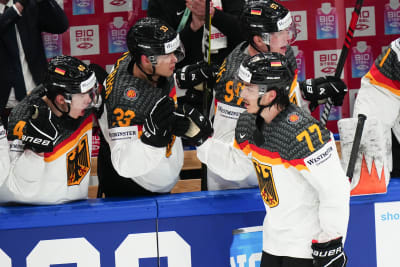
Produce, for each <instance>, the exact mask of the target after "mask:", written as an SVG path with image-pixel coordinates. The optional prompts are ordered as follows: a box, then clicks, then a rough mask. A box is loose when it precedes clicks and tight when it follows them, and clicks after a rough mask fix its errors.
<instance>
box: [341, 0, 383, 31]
mask: <svg viewBox="0 0 400 267" xmlns="http://www.w3.org/2000/svg"><path fill="white" fill-rule="evenodd" d="M353 10H354V7H349V8H346V29H347V28H348V27H349V24H350V21H351V14H352V12H353ZM375 28H376V26H375V7H374V6H363V7H362V8H361V12H360V15H359V17H358V22H357V26H356V30H355V32H354V37H358V36H375V35H376V30H375Z"/></svg>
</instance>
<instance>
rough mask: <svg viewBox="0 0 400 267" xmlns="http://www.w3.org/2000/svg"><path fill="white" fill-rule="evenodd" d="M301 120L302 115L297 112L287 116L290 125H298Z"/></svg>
mask: <svg viewBox="0 0 400 267" xmlns="http://www.w3.org/2000/svg"><path fill="white" fill-rule="evenodd" d="M300 120H301V115H300V114H299V113H297V112H291V113H289V114H288V116H287V122H288V123H290V124H295V123H298V122H299V121H300Z"/></svg>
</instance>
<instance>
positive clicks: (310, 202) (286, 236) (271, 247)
mask: <svg viewBox="0 0 400 267" xmlns="http://www.w3.org/2000/svg"><path fill="white" fill-rule="evenodd" d="M255 118H256V116H255V115H253V114H248V113H247V112H244V113H242V114H241V115H240V118H239V120H238V123H237V128H236V132H235V144H234V147H231V148H230V149H229V150H228V149H225V150H224V151H221V152H220V154H221V155H223V156H222V157H223V159H224V162H225V163H224V164H211V166H210V165H208V167H210V168H212V170H214V171H215V172H216V173H217V174H219V175H221V176H223V177H230V178H232V179H240V177H242V176H244V175H249V174H250V173H256V175H257V178H258V183H259V188H260V192H261V197H262V198H263V200H264V205H265V208H266V210H267V213H266V217H265V219H264V223H263V250H264V251H266V252H268V253H270V254H273V255H277V256H289V257H297V258H312V255H311V253H312V251H311V243H312V240H313V239H315V240H318V241H319V242H326V241H329V240H331V239H334V238H337V237H339V236H343V237H345V235H346V231H347V224H348V219H349V198H350V186H349V182H348V180H347V178H346V175H345V173H344V171H343V169H342V167H341V165H340V161H339V157H338V154H337V151H336V146H335V142H334V139H333V136H332V134H331V133H330V132H329V131H328V130H327V129H326V128H324V127H323V126H322V125H320V123H319V122H318V121H317V120H315V119H314V118H312V117H311V115H309V114H307V113H306V112H305V111H303V110H302V109H300V108H298V107H296V106H295V105H293V104H292V105H290V106H289V107H288V108H287V109H286V110H284V111H282V112H281V113H280V114H279V115H278V116H277V117H276V118H275V119H274V120H273V121H272V122H271V123H270V124H264V125H263V129H262V135H263V137H264V143H263V144H262V145H260V146H258V145H256V144H255V141H254V139H253V135H254V131H255V130H256V125H255ZM243 152H244V153H243Z"/></svg>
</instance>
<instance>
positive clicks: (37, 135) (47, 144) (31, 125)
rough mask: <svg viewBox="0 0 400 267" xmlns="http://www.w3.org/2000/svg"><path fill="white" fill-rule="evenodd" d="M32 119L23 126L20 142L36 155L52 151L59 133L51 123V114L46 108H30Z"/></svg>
mask: <svg viewBox="0 0 400 267" xmlns="http://www.w3.org/2000/svg"><path fill="white" fill-rule="evenodd" d="M32 111H33V112H32V113H33V115H32V117H31V118H30V119H29V120H28V122H27V123H26V125H25V129H24V135H23V136H22V141H23V143H24V144H25V148H28V149H31V150H33V151H34V152H36V153H43V152H51V151H53V148H54V144H55V142H57V139H58V138H59V132H58V129H57V127H56V125H55V124H54V122H53V121H52V119H53V116H54V115H53V113H52V112H51V110H50V108H48V107H38V106H35V105H34V106H33V107H32Z"/></svg>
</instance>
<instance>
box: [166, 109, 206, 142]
mask: <svg viewBox="0 0 400 267" xmlns="http://www.w3.org/2000/svg"><path fill="white" fill-rule="evenodd" d="M174 114H175V122H174V129H173V133H174V134H175V135H177V136H181V137H182V138H183V139H186V140H188V142H189V143H191V144H193V145H195V146H199V145H201V144H202V143H204V141H206V140H207V139H208V137H210V136H211V135H212V134H213V128H212V126H211V122H210V121H209V120H208V119H207V118H206V117H204V116H203V114H201V113H200V112H199V111H197V110H196V109H195V108H193V107H191V106H189V105H187V104H183V105H182V106H181V107H179V108H178V110H177V112H175V113H174ZM184 127H185V128H184ZM177 129H179V131H177Z"/></svg>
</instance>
